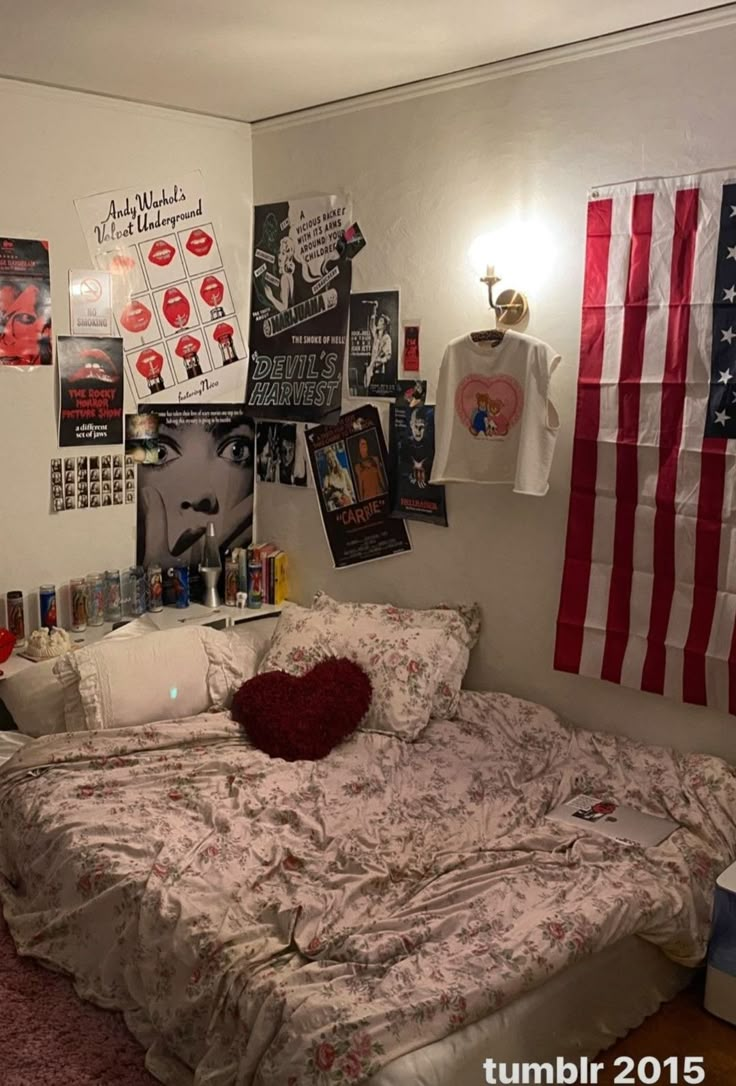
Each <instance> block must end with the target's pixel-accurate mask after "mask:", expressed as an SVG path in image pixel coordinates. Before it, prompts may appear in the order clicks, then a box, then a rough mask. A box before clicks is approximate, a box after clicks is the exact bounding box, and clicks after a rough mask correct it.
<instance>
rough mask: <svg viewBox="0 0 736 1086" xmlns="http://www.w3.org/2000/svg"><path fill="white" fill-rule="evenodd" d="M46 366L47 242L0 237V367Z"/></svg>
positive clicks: (48, 358) (48, 361)
mask: <svg viewBox="0 0 736 1086" xmlns="http://www.w3.org/2000/svg"><path fill="white" fill-rule="evenodd" d="M50 365H51V280H50V276H49V246H48V242H47V241H32V240H28V239H24V238H0V366H50Z"/></svg>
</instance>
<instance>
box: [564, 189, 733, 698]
mask: <svg viewBox="0 0 736 1086" xmlns="http://www.w3.org/2000/svg"><path fill="white" fill-rule="evenodd" d="M735 499H736V168H735V169H733V170H730V171H713V172H711V173H706V174H701V175H699V176H691V177H678V178H667V179H664V180H655V181H635V182H629V183H626V184H621V185H614V186H611V187H608V188H605V189H598V190H596V191H594V192H593V193H592V194H591V197H590V200H589V203H588V226H587V245H586V257H585V285H584V291H583V319H582V333H581V348H580V372H579V377H578V398H577V416H576V422H575V440H574V446H573V463H572V484H571V495H570V508H569V514H568V526H567V544H566V551H565V566H564V572H563V579H562V591H561V596H560V608H559V615H558V619H557V643H556V647H555V667H556V668H557V669H558V670H561V671H571V672H578V673H579V674H581V675H590V676H594V677H596V678H601V679H608V680H609V681H611V682H616V683H622V684H623V685H625V686H631V687H635V688H637V689H640V690H649V691H654V692H655V693H658V694H664V695H666V696H668V697H672V698H677V699H678V700H682V701H687V702H694V703H696V704H698V705H708V706H712V707H714V708H717V709H723V710H726V711H728V712H731V713H736V626H735V620H736V520H735V518H734V504H735Z"/></svg>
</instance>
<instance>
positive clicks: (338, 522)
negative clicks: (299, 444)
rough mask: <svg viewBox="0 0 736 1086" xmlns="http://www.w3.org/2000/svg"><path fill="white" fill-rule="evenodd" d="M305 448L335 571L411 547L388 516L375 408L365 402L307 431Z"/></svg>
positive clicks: (399, 525) (397, 522)
mask: <svg viewBox="0 0 736 1086" xmlns="http://www.w3.org/2000/svg"><path fill="white" fill-rule="evenodd" d="M307 449H308V451H309V459H310V464H311V468H312V474H313V476H314V482H315V485H316V487H317V495H318V498H319V505H320V512H321V514H322V523H323V525H324V529H325V535H326V536H327V542H328V544H329V547H330V551H331V553H332V560H333V562H334V565H335V568H336V569H345V568H346V567H348V566H355V565H359V564H360V563H362V562H371V561H373V560H374V559H376V558H389V557H390V556H391V555H394V554H403V553H405V552H406V551H410V550H411V543H410V541H409V535H408V532H407V530H406V525H405V524H404V523H403V521H401V520H396V519H393V518H392V517H391V504H390V499H389V479H388V470H387V461H388V457H387V454H386V444H385V442H384V440H383V434H382V432H381V423H380V419H379V415H378V410H377V408H375V407H372V406H366V407H364V408H362V409H359V410H357V411H351V412H349V413H348V414H347V415H342V416H341V417H340V419H338V421H337V423H335V425H333V426H316V427H314V428H313V429H310V430H307Z"/></svg>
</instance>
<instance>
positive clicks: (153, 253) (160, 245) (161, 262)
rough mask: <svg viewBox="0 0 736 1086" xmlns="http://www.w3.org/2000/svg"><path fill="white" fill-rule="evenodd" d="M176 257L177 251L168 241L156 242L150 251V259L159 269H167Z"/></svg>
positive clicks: (160, 239) (160, 240) (161, 239)
mask: <svg viewBox="0 0 736 1086" xmlns="http://www.w3.org/2000/svg"><path fill="white" fill-rule="evenodd" d="M175 256H176V249H175V248H174V246H173V245H171V244H170V242H168V241H164V239H163V238H159V239H158V241H154V243H153V245H152V246H151V248H150V249H149V251H148V259H149V260H150V262H151V264H157V265H158V267H159V268H166V267H167V266H168V265H169V264H170V263H171V261H172V260H173V259H174V257H175Z"/></svg>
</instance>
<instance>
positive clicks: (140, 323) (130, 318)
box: [120, 298, 151, 333]
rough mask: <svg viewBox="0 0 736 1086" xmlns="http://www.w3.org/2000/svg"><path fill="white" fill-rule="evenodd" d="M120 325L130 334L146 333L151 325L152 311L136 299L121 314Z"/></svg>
mask: <svg viewBox="0 0 736 1086" xmlns="http://www.w3.org/2000/svg"><path fill="white" fill-rule="evenodd" d="M120 323H121V324H122V326H123V328H125V329H126V331H128V332H133V333H135V332H145V330H146V328H148V326H149V324H150V323H151V310H150V309H149V308H148V306H145V305H144V304H143V302H141V301H139V300H138V299H137V298H134V299H133V301H132V302H128V304H127V305H126V307H125V309H124V310H123V312H122V313H121V314H120Z"/></svg>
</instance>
